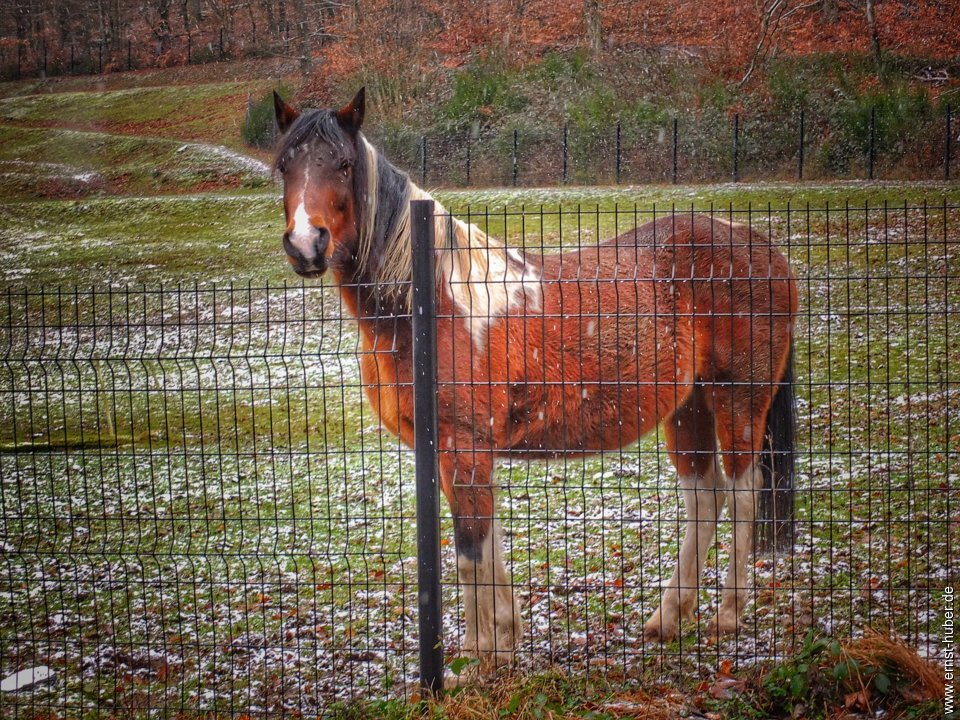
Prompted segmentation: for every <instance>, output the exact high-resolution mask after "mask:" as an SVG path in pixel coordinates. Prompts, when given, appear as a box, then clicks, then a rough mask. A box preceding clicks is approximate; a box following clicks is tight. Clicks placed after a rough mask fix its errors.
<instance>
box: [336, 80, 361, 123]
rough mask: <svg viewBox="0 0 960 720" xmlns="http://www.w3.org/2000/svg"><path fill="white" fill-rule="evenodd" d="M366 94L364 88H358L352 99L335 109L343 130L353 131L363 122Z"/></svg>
mask: <svg viewBox="0 0 960 720" xmlns="http://www.w3.org/2000/svg"><path fill="white" fill-rule="evenodd" d="M366 95H367V93H366V88H360V90H358V91H357V94H356V96H354V98H353V100H351V101H350V102H348V103H347V104H346V105H344V106H343V107H342V108H340V109H339V110H338V111H337V121H338V122H339V123H340V127H342V128H343V129H344V130H348V131H350V132H354V133H355V132H357V130H359V129H360V126H361V125H362V124H363V111H364V105H365V102H366Z"/></svg>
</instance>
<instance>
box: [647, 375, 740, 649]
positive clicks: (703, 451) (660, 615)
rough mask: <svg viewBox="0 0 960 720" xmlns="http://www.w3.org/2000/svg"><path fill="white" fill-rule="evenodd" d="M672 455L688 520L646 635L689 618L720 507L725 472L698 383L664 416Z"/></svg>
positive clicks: (662, 635) (658, 636) (669, 633)
mask: <svg viewBox="0 0 960 720" xmlns="http://www.w3.org/2000/svg"><path fill="white" fill-rule="evenodd" d="M664 431H665V435H666V441H667V449H668V451H669V452H670V458H671V459H672V461H673V464H674V465H675V466H676V468H677V475H678V476H679V478H680V487H681V488H682V489H683V501H684V508H685V510H686V516H687V522H686V528H685V530H684V536H683V545H682V546H681V547H680V557H679V559H678V561H677V567H676V568H675V569H674V571H673V575H672V576H671V577H670V580H669V581H668V582H667V585H666V587H665V588H664V590H663V594H662V596H661V597H660V607H658V608H657V610H656V612H654V613H653V615H652V616H651V617H650V619H649V620H647V622H646V624H645V625H644V629H643V636H644V639H645V640H670V639H672V638H674V637H676V635H677V632H678V629H679V622H680V620H681V619H689V618H690V617H691V616H692V615H693V612H694V610H695V608H696V606H697V594H698V592H697V591H698V588H699V586H700V574H701V572H702V571H703V562H704V560H705V558H706V555H707V552H708V550H709V549H710V545H711V543H712V542H713V536H714V533H715V532H716V527H717V516H718V515H719V514H720V512H721V511H722V509H723V502H724V497H725V496H724V491H723V484H724V483H723V474H722V471H721V469H720V467H719V464H718V463H717V456H716V446H717V442H716V430H715V428H714V419H713V413H712V411H711V410H710V408H709V407H708V404H707V402H706V399H705V398H704V396H703V391H702V389H701V388H694V390H693V391H692V392H691V393H690V396H689V397H688V398H687V400H686V401H685V402H684V404H683V405H681V406H680V407H679V408H678V409H677V410H676V411H675V412H674V414H673V415H672V416H671V417H670V418H669V419H668V420H667V421H666V422H665V424H664Z"/></svg>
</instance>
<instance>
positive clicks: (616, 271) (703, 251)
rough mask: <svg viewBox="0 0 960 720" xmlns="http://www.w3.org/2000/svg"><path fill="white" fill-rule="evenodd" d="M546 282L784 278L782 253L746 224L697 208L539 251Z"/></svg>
mask: <svg viewBox="0 0 960 720" xmlns="http://www.w3.org/2000/svg"><path fill="white" fill-rule="evenodd" d="M542 274H543V279H544V280H546V281H550V280H558V281H570V280H578V281H588V282H589V281H590V280H620V281H622V280H627V279H638V280H654V279H656V280H664V279H666V280H670V279H674V280H681V281H682V280H723V279H729V278H738V279H758V280H771V279H772V280H786V279H789V278H791V277H792V275H791V273H790V268H789V265H788V263H787V260H786V258H785V257H784V255H783V253H782V252H780V250H779V249H778V248H777V246H776V245H774V244H773V243H771V241H770V239H769V237H768V236H767V235H766V234H765V233H763V232H761V231H759V230H757V229H756V228H755V227H753V226H752V225H744V224H741V223H736V222H732V221H729V220H726V219H724V218H722V217H719V216H711V215H705V214H702V213H678V214H671V215H665V216H664V217H661V218H657V219H655V220H651V221H650V222H647V223H644V224H642V225H638V226H636V227H635V228H633V229H631V230H628V231H626V232H623V233H621V234H619V235H617V236H615V237H612V238H609V239H607V240H604V241H603V242H600V243H599V244H597V245H591V246H589V247H579V248H576V249H571V250H567V251H564V252H561V253H556V254H551V255H545V256H544V257H543V259H542Z"/></svg>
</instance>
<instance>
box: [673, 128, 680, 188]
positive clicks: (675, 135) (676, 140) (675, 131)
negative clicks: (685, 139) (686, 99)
mask: <svg viewBox="0 0 960 720" xmlns="http://www.w3.org/2000/svg"><path fill="white" fill-rule="evenodd" d="M678 132H679V128H678V127H677V118H674V119H673V174H672V178H673V184H674V185H676V184H677V145H679V144H680V138H679V134H678Z"/></svg>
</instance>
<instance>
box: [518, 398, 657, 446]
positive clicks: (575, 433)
mask: <svg viewBox="0 0 960 720" xmlns="http://www.w3.org/2000/svg"><path fill="white" fill-rule="evenodd" d="M537 390H540V388H537ZM639 390H640V388H639V387H638V386H636V385H634V386H632V387H631V386H629V385H627V386H623V385H619V384H617V383H613V382H611V383H576V384H571V385H563V386H555V387H553V388H550V389H549V390H548V391H547V392H536V393H535V394H536V395H537V396H538V397H537V401H536V402H534V403H532V406H530V405H527V407H526V408H525V411H524V412H522V413H514V414H513V415H512V416H511V419H510V422H511V425H512V427H511V428H510V433H509V434H510V436H511V440H510V442H509V443H507V445H508V447H509V449H510V451H511V452H517V451H520V452H522V453H524V454H529V455H533V456H538V457H556V456H559V455H564V454H568V453H573V454H590V453H597V452H604V451H608V450H617V449H618V448H622V447H625V446H627V445H630V444H632V443H634V442H636V441H637V440H639V439H640V437H641V436H643V435H645V434H646V433H647V432H649V431H650V430H652V429H653V427H654V426H655V425H656V422H657V420H656V410H655V404H654V402H653V399H652V398H649V399H648V398H646V397H645V396H644V394H643V393H641V392H639ZM520 392H521V393H522V390H521V391H520ZM514 406H515V407H523V406H524V404H523V403H514Z"/></svg>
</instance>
